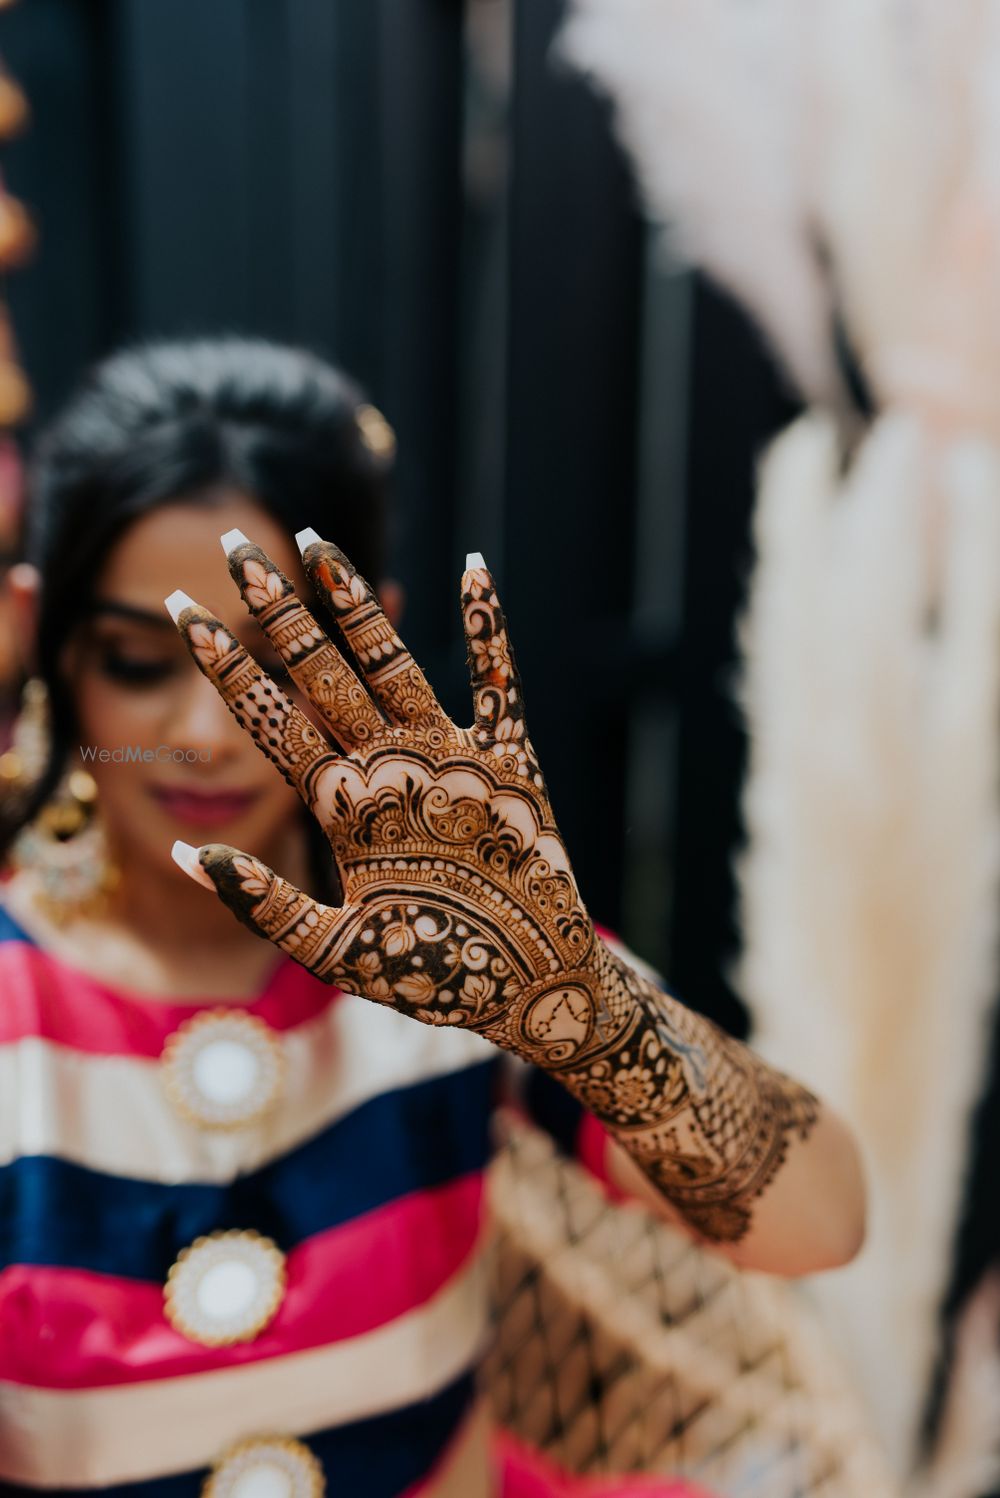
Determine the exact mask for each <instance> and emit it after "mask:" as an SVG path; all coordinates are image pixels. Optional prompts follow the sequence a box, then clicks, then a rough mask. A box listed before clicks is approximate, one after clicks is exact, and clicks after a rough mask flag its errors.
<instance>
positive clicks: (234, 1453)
mask: <svg viewBox="0 0 1000 1498" xmlns="http://www.w3.org/2000/svg"><path fill="white" fill-rule="evenodd" d="M325 1488H326V1482H325V1479H324V1477H323V1469H322V1467H321V1466H320V1464H319V1462H318V1461H317V1460H316V1457H315V1456H314V1455H313V1453H312V1452H311V1451H310V1450H309V1448H308V1446H303V1445H302V1443H301V1441H292V1440H280V1439H274V1440H254V1441H241V1442H240V1444H239V1445H238V1446H234V1447H233V1449H232V1450H231V1451H230V1452H229V1453H228V1454H227V1455H226V1456H224V1457H223V1458H222V1460H221V1461H220V1462H219V1464H218V1466H217V1467H216V1468H215V1470H214V1471H213V1472H212V1473H211V1475H210V1476H209V1477H208V1478H206V1480H205V1485H204V1487H203V1488H202V1498H322V1494H323V1492H324V1491H325Z"/></svg>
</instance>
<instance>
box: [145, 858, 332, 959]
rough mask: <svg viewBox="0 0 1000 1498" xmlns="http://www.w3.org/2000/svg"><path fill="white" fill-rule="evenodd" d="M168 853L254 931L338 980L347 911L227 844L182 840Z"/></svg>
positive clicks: (186, 872)
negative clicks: (336, 968)
mask: <svg viewBox="0 0 1000 1498" xmlns="http://www.w3.org/2000/svg"><path fill="white" fill-rule="evenodd" d="M170 852H171V857H172V858H173V860H174V862H175V863H176V864H177V866H178V867H179V868H181V869H183V870H184V872H185V874H187V875H188V877H189V878H190V879H193V880H195V882H196V883H197V884H203V885H204V886H205V888H206V889H214V890H215V893H216V894H217V895H218V897H219V899H220V900H221V901H222V903H223V905H228V907H229V909H230V910H231V911H232V912H233V915H235V916H236V918H237V920H239V921H242V922H243V924H244V926H247V927H248V928H249V929H250V930H251V931H252V932H253V933H254V935H255V936H263V937H264V938H265V939H266V940H267V941H269V942H272V943H273V944H274V945H275V946H276V947H280V949H281V950H282V951H283V952H287V954H288V956H289V957H294V958H295V960H296V962H300V963H301V964H302V966H303V967H306V968H308V969H309V971H310V972H311V973H313V974H315V976H316V977H317V978H321V979H322V980H323V982H324V983H333V982H335V981H336V980H335V975H334V972H333V967H334V958H333V953H334V951H335V948H336V938H337V934H338V931H339V928H340V925H341V924H342V920H343V916H344V914H345V912H344V911H342V910H338V909H337V908H336V907H335V906H333V905H323V904H321V902H320V901H319V900H314V899H313V897H312V896H311V895H307V894H306V893H305V891H304V890H301V889H298V888H296V886H295V885H294V884H290V883H289V881H288V880H287V879H283V878H282V877H281V875H280V874H276V873H275V872H274V870H273V869H269V868H268V866H267V864H266V863H261V861H260V859H259V858H254V857H253V856H252V854H250V853H242V852H241V851H240V849H239V848H231V847H230V846H229V845H228V843H205V844H204V846H202V847H201V848H192V847H191V845H190V844H189V843H184V842H180V841H178V842H175V843H174V845H173V847H172V848H171V850H170Z"/></svg>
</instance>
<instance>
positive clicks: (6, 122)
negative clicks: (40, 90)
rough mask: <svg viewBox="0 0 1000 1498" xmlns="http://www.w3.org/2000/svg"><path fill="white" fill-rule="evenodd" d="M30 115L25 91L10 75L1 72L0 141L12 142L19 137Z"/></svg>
mask: <svg viewBox="0 0 1000 1498" xmlns="http://www.w3.org/2000/svg"><path fill="white" fill-rule="evenodd" d="M30 115H31V110H30V109H29V107H28V97H27V95H26V94H25V92H24V89H23V88H22V87H21V85H20V84H19V83H15V81H14V79H13V78H12V77H11V76H10V74H9V73H4V72H0V140H12V139H13V138H14V136H15V135H19V134H20V133H21V131H22V130H23V129H24V127H25V125H27V123H28V120H29V118H30Z"/></svg>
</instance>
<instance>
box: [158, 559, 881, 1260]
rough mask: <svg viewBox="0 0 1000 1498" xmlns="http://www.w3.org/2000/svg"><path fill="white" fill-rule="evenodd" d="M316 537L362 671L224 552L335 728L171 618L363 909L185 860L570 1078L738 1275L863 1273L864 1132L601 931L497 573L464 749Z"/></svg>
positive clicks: (634, 1181) (403, 653)
mask: <svg viewBox="0 0 1000 1498" xmlns="http://www.w3.org/2000/svg"><path fill="white" fill-rule="evenodd" d="M299 541H300V545H301V547H302V550H303V563H304V566H305V570H306V573H307V575H308V577H309V580H310V582H311V583H312V585H313V587H314V589H315V590H316V592H317V593H318V594H319V596H320V598H321V599H322V601H323V602H324V604H325V605H326V607H327V608H328V609H329V611H330V612H331V613H332V615H333V616H334V618H335V619H336V621H337V624H338V626H339V629H340V633H341V636H342V638H343V639H344V641H345V642H346V644H347V647H348V649H349V651H350V652H351V653H352V654H353V656H354V660H355V662H356V663H357V667H358V670H359V672H360V675H358V674H356V673H355V671H354V670H353V669H352V668H351V666H350V665H349V664H348V662H347V660H346V659H345V657H344V656H343V655H342V654H341V653H340V652H339V651H338V649H337V648H336V647H335V646H334V645H333V644H332V643H331V641H330V640H329V639H328V638H327V636H326V635H325V633H324V632H323V630H322V629H321V628H320V626H319V624H318V623H317V622H316V620H315V618H314V617H313V615H312V614H311V613H310V612H309V611H308V610H307V609H306V608H305V607H304V605H303V604H302V603H301V602H300V600H299V599H298V598H297V597H296V595H295V592H294V590H293V588H292V586H291V584H290V583H289V582H288V580H287V578H286V577H285V576H284V574H283V573H281V572H280V570H279V569H278V568H277V567H276V566H275V564H274V563H273V562H272V561H271V560H270V558H268V557H267V556H266V555H265V554H264V553H263V552H262V551H261V550H260V548H259V547H257V546H255V545H254V544H253V543H252V542H250V541H248V540H247V538H246V537H245V536H243V535H242V534H241V533H240V532H229V533H228V534H227V535H226V536H224V537H223V545H224V547H225V549H226V551H227V555H228V561H229V568H230V572H231V574H232V576H233V579H234V581H235V582H236V584H237V586H238V587H239V588H240V591H241V594H242V596H243V600H244V602H245V603H246V605H247V607H248V608H249V610H250V612H251V613H252V614H253V616H254V618H255V619H256V620H257V622H258V623H259V624H260V626H261V628H262V629H263V630H264V632H265V634H266V635H267V636H268V638H269V639H270V641H271V642H272V644H273V645H274V647H275V649H276V651H277V652H278V654H279V655H280V657H281V658H282V660H283V661H284V662H285V664H286V667H287V669H288V671H289V673H290V674H291V676H292V677H293V679H294V680H295V682H296V684H297V685H298V686H299V688H300V689H301V691H302V692H303V693H304V694H305V697H306V698H307V700H308V701H309V702H310V703H311V704H312V706H313V707H314V709H315V710H316V715H317V721H318V722H319V723H321V724H322V725H323V729H324V730H325V731H321V730H320V728H319V727H318V726H317V723H314V722H313V721H312V720H311V719H310V718H309V717H307V716H306V715H305V714H304V713H303V712H302V711H301V709H300V708H299V707H297V706H296V705H295V703H293V702H292V701H291V700H290V699H289V698H288V697H287V696H286V695H285V694H284V693H283V692H282V691H281V689H280V688H279V687H278V686H277V685H276V684H275V683H274V682H272V681H270V680H269V679H268V677H267V676H266V675H265V674H264V672H263V671H262V670H261V668H260V667H259V665H258V664H257V663H256V662H255V661H254V660H253V658H252V657H251V656H249V655H248V653H247V651H246V650H245V649H244V648H243V647H242V646H241V645H240V643H239V641H238V640H236V639H235V638H234V636H233V635H232V634H231V633H230V632H229V631H228V630H227V629H225V627H224V626H223V625H222V624H220V622H219V621H218V620H217V619H215V618H213V616H212V615H211V614H210V613H209V612H208V611H207V610H206V609H204V608H203V607H201V606H200V605H199V604H197V603H196V602H195V601H194V600H192V599H190V598H188V597H187V595H185V594H183V593H179V592H178V593H175V594H173V595H171V598H170V599H168V601H167V602H168V607H169V608H170V612H171V614H172V616H173V617H174V619H175V622H176V624H177V626H178V628H179V630H180V632H181V634H182V636H183V638H184V639H185V641H186V643H187V645H188V647H189V649H190V650H191V653H192V655H193V657H194V659H195V661H196V663H197V665H198V666H199V668H200V669H201V670H202V671H203V672H204V674H205V675H206V676H207V677H208V678H209V679H210V680H211V681H212V682H213V683H214V685H215V686H216V687H217V689H218V690H219V692H220V693H221V694H222V696H223V698H224V699H225V701H226V703H227V705H228V706H229V708H230V710H231V711H232V712H233V713H234V715H235V717H236V719H237V721H238V722H239V723H240V725H241V726H242V727H243V728H244V729H245V730H246V731H247V733H249V734H250V735H251V737H252V738H253V739H254V741H255V742H256V744H257V746H258V747H259V748H260V749H261V750H262V751H263V753H264V754H266V755H267V756H268V757H269V758H270V759H272V760H273V761H274V763H275V764H276V765H277V767H278V769H279V770H280V772H281V773H282V774H283V775H284V777H285V778H286V780H288V781H289V783H290V784H291V785H292V786H294V787H295V789H296V790H297V791H298V792H299V794H300V795H301V796H302V798H303V800H304V801H305V802H306V804H307V805H308V806H309V808H310V809H311V811H312V812H313V814H314V815H315V816H316V818H317V819H318V821H319V823H320V825H321V827H322V828H323V830H324V832H325V834H326V836H327V838H328V840H329V843H330V847H331V851H332V853H333V857H334V860H335V864H336V868H337V871H338V874H339V877H340V882H341V886H342V889H343V901H344V902H343V904H342V905H341V906H338V907H333V906H327V905H323V904H320V903H319V902H317V901H315V900H313V899H312V898H311V897H310V896H308V895H307V894H305V893H304V892H303V891H301V890H299V889H297V888H296V887H295V886H294V885H292V884H290V883H289V882H288V881H287V880H285V879H284V878H282V877H281V876H280V875H279V874H277V873H275V872H274V871H273V870H271V869H269V868H268V867H267V866H266V865H264V864H263V863H261V862H260V860H258V859H257V858H255V857H254V856H253V855H252V854H249V853H245V852H241V851H240V850H238V849H234V848H231V847H229V846H227V845H225V844H219V843H214V844H211V843H210V844H206V845H205V846H203V847H202V848H200V849H198V850H193V849H187V848H186V846H185V845H180V847H179V848H178V852H177V854H176V856H177V859H178V862H179V863H181V866H182V867H185V868H186V869H187V872H189V873H190V874H191V875H192V877H194V878H196V879H199V880H200V881H201V882H202V883H204V884H206V885H207V886H208V887H209V888H211V889H214V890H215V891H216V892H217V893H218V895H219V896H220V898H221V899H222V900H223V902H224V903H225V904H226V905H228V906H229V907H230V909H231V910H232V911H233V912H234V914H235V915H236V916H237V917H238V918H239V919H240V920H242V921H243V922H244V924H245V925H247V926H248V927H249V928H250V929H251V930H253V931H255V932H256V933H257V934H258V935H261V936H265V937H266V938H268V939H269V940H270V941H272V942H274V943H275V944H276V945H277V946H279V947H280V948H282V950H284V951H285V952H287V953H288V954H289V955H291V956H292V957H294V958H295V959H296V960H297V961H299V962H301V963H302V964H303V965H304V966H305V967H307V968H308V969H309V970H310V971H311V972H313V973H315V974H316V976H317V977H319V978H321V979H322V980H324V981H326V982H330V983H336V984H338V985H340V986H341V987H343V988H344V989H346V990H347V991H348V992H351V993H359V994H363V995H365V996H366V997H368V998H370V999H372V1000H374V1001H375V1002H377V1003H381V1004H387V1005H390V1006H391V1007H393V1008H395V1009H398V1010H400V1011H401V1012H403V1013H405V1014H408V1015H410V1016H411V1017H412V1018H414V1019H415V1020H418V1021H421V1022H423V1023H425V1024H431V1025H444V1026H448V1025H461V1026H465V1027H468V1028H471V1029H474V1030H476V1031H478V1032H479V1033H481V1034H482V1035H484V1036H486V1037H487V1038H489V1039H490V1040H492V1041H493V1042H494V1043H495V1044H496V1045H498V1046H500V1047H502V1048H503V1049H505V1050H509V1051H511V1052H513V1053H515V1054H516V1055H518V1056H521V1057H522V1058H524V1059H526V1060H528V1061H530V1062H532V1063H533V1064H534V1065H536V1066H539V1067H542V1068H544V1069H545V1070H546V1071H548V1072H550V1073H551V1074H552V1075H553V1076H554V1077H556V1078H557V1079H558V1080H559V1081H560V1082H561V1083H562V1085H563V1086H565V1087H566V1088H567V1089H568V1090H569V1091H570V1092H571V1093H572V1094H573V1095H574V1096H575V1097H577V1098H579V1099H580V1101H581V1102H582V1103H583V1104H584V1105H585V1106H586V1107H587V1108H589V1109H590V1110H591V1111H592V1112H593V1113H594V1114H596V1116H597V1117H598V1118H599V1119H600V1120H601V1121H602V1122H603V1123H604V1125H605V1127H606V1128H607V1129H608V1131H609V1132H610V1134H611V1135H612V1136H613V1138H614V1139H615V1140H616V1141H617V1146H618V1149H617V1150H616V1153H615V1158H616V1160H617V1164H616V1165H615V1167H614V1169H615V1173H616V1174H617V1176H618V1178H619V1180H620V1181H621V1183H622V1185H623V1186H624V1187H625V1188H626V1189H627V1190H629V1191H633V1192H635V1194H637V1195H641V1196H642V1197H643V1198H644V1199H645V1200H647V1201H648V1202H649V1203H650V1204H652V1205H653V1206H654V1208H655V1209H656V1210H657V1211H660V1212H662V1213H663V1215H664V1216H666V1217H669V1218H670V1219H671V1220H675V1221H680V1222H682V1223H683V1224H685V1225H686V1227H687V1228H688V1230H689V1231H691V1232H693V1233H694V1234H696V1235H697V1236H698V1237H700V1238H702V1239H703V1240H705V1241H706V1242H708V1243H711V1244H712V1245H714V1246H715V1247H716V1248H718V1249H719V1250H720V1251H721V1252H723V1253H725V1254H726V1255H727V1256H728V1257H730V1258H732V1259H733V1260H735V1261H737V1262H739V1263H741V1264H744V1265H747V1266H750V1267H754V1268H758V1269H766V1270H771V1271H776V1272H780V1273H786V1274H797V1273H805V1272H808V1271H811V1270H816V1269H823V1268H829V1267H832V1266H833V1265H836V1264H839V1263H843V1262H845V1261H846V1260H847V1259H849V1258H850V1257H851V1256H852V1255H853V1253H854V1252H855V1251H856V1249H857V1247H858V1246H859V1244H860V1240H861V1235H862V1222H863V1212H864V1193H863V1188H862V1184H861V1177H860V1171H859V1167H858V1158H857V1152H856V1150H855V1147H854V1144H853V1141H852V1140H851V1138H850V1136H849V1134H848V1132H847V1130H846V1129H845V1128H844V1126H843V1125H842V1124H840V1123H839V1122H838V1120H837V1119H836V1118H835V1117H834V1115H833V1114H832V1113H831V1112H830V1111H829V1110H828V1109H826V1108H824V1107H823V1106H822V1105H821V1104H820V1103H819V1102H818V1100H817V1099H816V1098H814V1097H813V1096H812V1095H811V1094H810V1093H809V1092H808V1091H806V1089H805V1088H803V1087H801V1086H799V1085H798V1084H797V1083H796V1082H794V1081H792V1080H791V1079H790V1078H788V1077H786V1076H784V1075H783V1074H782V1073H780V1072H777V1071H775V1070H773V1069H772V1068H770V1067H768V1066H767V1065H765V1064H764V1063H763V1062H762V1061H761V1060H760V1059H758V1058H757V1057H756V1056H754V1054H753V1053H752V1052H751V1051H750V1050H748V1049H747V1048H746V1047H745V1046H742V1045H740V1044H739V1043H738V1042H736V1041H734V1040H732V1039H730V1038H729V1037H727V1036H725V1035H724V1034H723V1033H722V1032H721V1031H719V1030H718V1029H717V1028H716V1027H715V1026H714V1025H712V1024H711V1023H710V1022H709V1021H707V1020H705V1019H703V1018H701V1017H700V1016H698V1015H696V1014H694V1013H693V1012H692V1011H691V1010H689V1009H687V1008H685V1007H684V1006H683V1005H681V1004H680V1003H679V1002H678V1001H677V1000H675V999H673V998H672V997H670V996H669V995H667V994H665V993H663V992H662V991H661V990H660V989H659V988H657V987H656V986H655V984H653V983H651V982H649V981H648V980H647V979H645V978H644V977H642V976H641V975H640V974H638V973H637V972H636V971H635V970H634V969H633V968H631V967H630V966H629V965H628V964H627V963H626V962H624V961H623V960H622V959H621V958H620V957H618V956H617V955H616V954H615V953H613V952H612V951H611V950H610V949H609V948H608V947H607V946H606V945H605V944H604V943H603V942H602V941H601V940H600V938H599V937H598V936H597V934H596V933H595V931H594V927H593V924H592V922H591V920H590V917H589V916H588V914H587V911H586V909H585V908H584V905H583V902H582V900H581V898H580V894H579V891H578V889H577V887H576V883H575V880H574V878H573V873H572V870H571V868H570V864H569V860H568V857H567V854H566V850H565V847H564V845H563V843H562V840H561V838H560V836H559V833H558V829H557V827H556V823H555V819H554V816H553V813H552V808H551V804H550V802H549V798H548V794H547V792H546V789H545V783H544V780H543V778H542V774H541V770H540V767H539V765H538V762H537V759H536V757H535V753H534V750H533V748H532V745H531V742H530V740H529V738H528V736H527V732H526V727H525V720H524V712H523V702H522V694H521V686H520V681H519V679H518V676H517V671H516V667H515V665H514V661H513V657H512V653H511V648H510V642H509V639H508V635H507V627H506V623H505V620H504V618H503V615H502V612H501V610H500V605H499V602H498V600H497V596H496V592H495V589H494V585H493V581H492V578H491V577H490V574H489V572H488V571H487V570H486V568H485V566H484V565H483V564H482V559H481V558H478V557H477V558H470V565H469V567H468V570H467V571H466V573H465V575H464V577H463V582H462V614H463V622H464V627H465V634H466V639H467V642H468V649H469V661H470V668H471V675H472V685H473V695H474V703H475V718H474V723H473V726H472V727H471V728H467V729H465V728H459V727H457V726H456V725H455V724H453V723H452V722H451V721H450V719H448V718H447V717H446V715H445V714H444V712H443V710H442V709H441V707H440V706H439V704H438V702H437V700H436V698H435V696H434V694H433V692H432V691H431V689H430V687H429V685H428V683H427V681H426V679H425V678H424V676H423V674H422V672H421V671H420V669H419V667H418V666H417V665H416V664H415V662H414V661H413V659H412V657H411V656H410V654H409V652H408V651H407V650H406V647H405V646H404V645H403V643H402V641H401V640H400V639H399V637H398V636H397V635H396V633H395V631H394V630H393V629H392V627H391V625H390V624H389V622H388V620H387V619H386V617H385V615H384V613H383V612H382V610H381V608H380V606H379V604H378V601H377V600H376V598H375V596H374V594H373V593H372V592H371V590H370V589H369V588H368V585H367V584H366V583H365V582H364V580H363V579H362V578H360V577H359V576H358V574H357V573H356V572H355V570H354V569H353V567H352V566H351V564H350V562H349V561H348V560H347V558H346V557H345V556H344V555H343V554H342V553H341V552H340V551H339V550H338V549H337V548H336V547H335V546H333V545H332V544H331V543H329V542H326V541H322V540H321V539H320V538H319V537H318V536H316V534H315V532H311V531H307V532H303V533H302V534H301V536H300V538H299Z"/></svg>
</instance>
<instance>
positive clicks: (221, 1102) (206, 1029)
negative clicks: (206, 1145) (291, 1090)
mask: <svg viewBox="0 0 1000 1498" xmlns="http://www.w3.org/2000/svg"><path fill="white" fill-rule="evenodd" d="M162 1060H163V1077H164V1083H165V1085H166V1089H167V1095H168V1096H169V1098H170V1100H171V1102H172V1103H173V1104H174V1106H175V1108H177V1109H178V1110H179V1111H180V1112H181V1113H182V1114H183V1115H184V1117H185V1118H187V1119H189V1120H190V1121H191V1122H192V1123H196V1124H199V1125H200V1126H201V1127H202V1128H216V1129H231V1128H238V1127H240V1126H241V1125H244V1124H249V1123H255V1122H256V1121H257V1120H258V1119H259V1118H262V1117H263V1116H264V1114H266V1113H267V1112H268V1111H269V1110H270V1109H271V1108H272V1107H273V1106H274V1104H275V1103H276V1102H277V1100H278V1097H279V1095H280V1093H281V1082H282V1074H283V1069H284V1053H283V1051H282V1049H281V1044H280V1041H279V1040H278V1037H277V1035H276V1034H275V1032H274V1031H273V1030H272V1029H271V1028H270V1026H269V1025H265V1024H264V1022H263V1020H259V1019H257V1018H256V1017H255V1016H253V1015H250V1014H246V1013H243V1012H240V1011H237V1012H230V1011H229V1010H218V1009H210V1010H207V1011H204V1012H203V1013H201V1014H196V1015H194V1017H193V1018H192V1019H189V1020H187V1021H185V1023H184V1024H183V1025H181V1026H179V1028H178V1029H176V1030H175V1031H174V1033H173V1035H171V1036H170V1038H169V1039H168V1041H167V1043H166V1045H165V1046H164V1048H163V1058H162Z"/></svg>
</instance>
